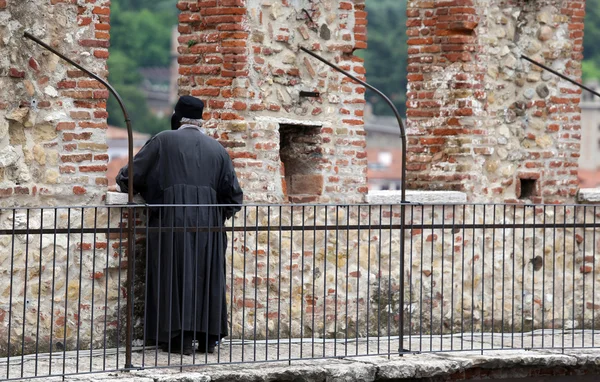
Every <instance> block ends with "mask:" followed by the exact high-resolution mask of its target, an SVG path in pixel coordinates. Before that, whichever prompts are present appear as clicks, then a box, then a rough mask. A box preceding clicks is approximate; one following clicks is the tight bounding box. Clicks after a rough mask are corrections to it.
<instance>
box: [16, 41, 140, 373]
mask: <svg viewBox="0 0 600 382" xmlns="http://www.w3.org/2000/svg"><path fill="white" fill-rule="evenodd" d="M25 37H26V38H28V39H30V40H32V41H33V42H35V43H36V44H38V45H40V46H41V47H43V48H45V49H47V50H49V51H50V52H52V53H54V54H55V55H57V56H58V57H60V58H62V59H63V60H65V61H66V62H68V63H69V64H71V65H73V66H74V67H76V68H77V69H79V70H81V71H82V72H84V73H86V74H87V75H88V76H90V77H92V78H94V79H95V80H97V81H98V82H100V83H101V84H102V85H104V86H106V88H107V89H108V90H109V91H110V92H111V93H112V95H114V96H115V98H116V99H117V102H118V103H119V106H120V107H121V110H122V111H123V116H124V117H125V123H126V124H127V141H128V151H129V153H128V154H129V156H128V162H127V163H128V168H127V170H128V177H129V179H128V185H127V188H128V190H127V197H128V199H127V200H128V204H129V205H132V204H134V202H133V130H132V128H131V120H130V119H129V114H128V113H127V109H126V108H125V104H124V103H123V99H122V98H121V96H120V95H119V93H117V91H116V90H115V89H114V88H113V87H112V85H111V84H109V83H108V82H107V81H106V80H105V79H103V78H101V77H100V76H98V75H96V74H94V73H92V72H91V71H89V70H87V69H86V68H84V67H83V66H81V65H79V64H78V63H76V62H75V61H73V60H71V59H70V58H68V57H66V56H65V55H63V54H62V53H60V52H58V51H57V50H56V49H54V48H52V47H51V46H49V45H48V44H46V43H45V42H43V41H42V40H40V39H38V38H37V37H35V36H33V35H32V34H31V33H28V32H25ZM133 215H134V211H133V208H131V207H129V208H128V210H127V226H128V231H129V239H128V240H127V255H128V256H131V257H132V258H133V251H134V250H135V247H134V240H133V235H132V234H133V223H134V216H133ZM127 280H128V282H127V307H128V308H127V328H126V329H127V333H126V337H127V339H126V344H125V346H126V350H125V369H132V368H133V365H132V364H131V345H132V343H131V341H132V330H133V327H132V316H133V282H132V281H133V261H128V262H127Z"/></svg>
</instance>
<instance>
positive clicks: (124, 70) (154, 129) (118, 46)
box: [107, 0, 178, 134]
mask: <svg viewBox="0 0 600 382" xmlns="http://www.w3.org/2000/svg"><path fill="white" fill-rule="evenodd" d="M176 3H177V1H176V0H113V1H112V2H111V41H110V43H111V48H110V58H109V60H108V68H109V77H108V79H109V81H110V83H111V84H112V85H113V86H114V87H115V89H116V90H117V91H118V92H119V94H120V95H121V98H123V102H124V104H125V106H126V107H127V109H128V111H129V114H130V117H131V121H132V125H133V128H134V130H137V131H141V132H145V133H150V134H155V133H158V132H160V131H161V130H165V129H168V128H169V126H170V125H169V121H168V120H167V119H166V118H157V117H155V116H154V115H152V113H151V112H150V109H149V108H148V104H147V102H146V99H145V97H144V94H143V93H142V91H141V90H140V84H141V82H142V76H141V75H140V72H139V68H143V67H152V66H168V65H169V64H170V60H171V31H172V28H173V26H175V25H176V23H177V12H178V11H177V8H176V7H175V5H176ZM107 108H108V115H109V117H108V123H109V124H111V125H114V126H121V127H125V121H124V120H123V113H122V112H121V109H120V107H119V105H118V103H117V101H116V99H115V98H114V97H110V98H109V101H108V107H107Z"/></svg>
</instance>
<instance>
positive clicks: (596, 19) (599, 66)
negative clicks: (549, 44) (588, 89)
mask: <svg viewBox="0 0 600 382" xmlns="http://www.w3.org/2000/svg"><path fill="white" fill-rule="evenodd" d="M585 12H586V15H585V31H584V32H585V33H584V38H583V56H584V57H585V60H584V61H583V66H582V69H583V78H584V79H585V80H592V79H595V80H600V45H598V41H600V0H587V1H586V5H585Z"/></svg>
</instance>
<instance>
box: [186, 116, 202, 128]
mask: <svg viewBox="0 0 600 382" xmlns="http://www.w3.org/2000/svg"><path fill="white" fill-rule="evenodd" d="M181 123H182V124H184V125H194V126H198V127H202V125H203V124H204V120H202V119H191V118H185V117H183V118H181Z"/></svg>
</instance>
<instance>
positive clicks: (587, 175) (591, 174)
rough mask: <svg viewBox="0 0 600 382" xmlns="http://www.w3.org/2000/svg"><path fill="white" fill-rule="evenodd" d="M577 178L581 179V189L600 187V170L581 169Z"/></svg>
mask: <svg viewBox="0 0 600 382" xmlns="http://www.w3.org/2000/svg"><path fill="white" fill-rule="evenodd" d="M577 177H578V178H579V188H596V187H600V170H595V171H594V170H583V169H579V172H578V174H577Z"/></svg>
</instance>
